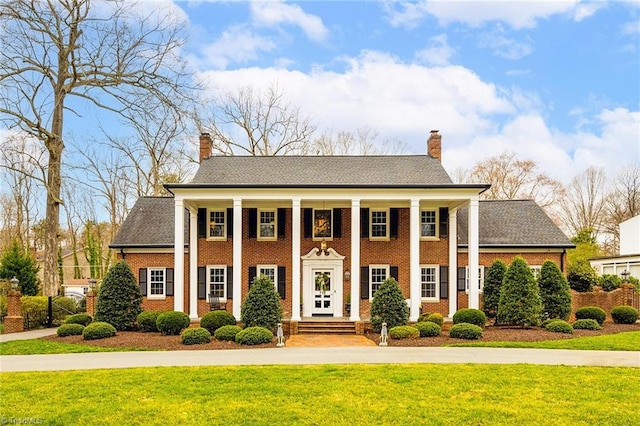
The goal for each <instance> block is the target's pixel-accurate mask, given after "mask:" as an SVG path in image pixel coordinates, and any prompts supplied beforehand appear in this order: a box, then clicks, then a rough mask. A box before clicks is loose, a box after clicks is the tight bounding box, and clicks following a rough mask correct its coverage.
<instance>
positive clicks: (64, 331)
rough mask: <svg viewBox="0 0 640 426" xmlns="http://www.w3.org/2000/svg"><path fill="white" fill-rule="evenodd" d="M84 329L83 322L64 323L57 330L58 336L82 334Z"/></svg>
mask: <svg viewBox="0 0 640 426" xmlns="http://www.w3.org/2000/svg"><path fill="white" fill-rule="evenodd" d="M83 330H84V325H82V324H74V323H71V324H62V325H61V326H60V327H58V329H57V330H56V333H57V334H58V337H67V336H80V335H81V334H82V331H83Z"/></svg>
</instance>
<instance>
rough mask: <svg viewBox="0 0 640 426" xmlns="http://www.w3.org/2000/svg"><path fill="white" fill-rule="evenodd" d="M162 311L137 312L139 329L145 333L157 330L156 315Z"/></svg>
mask: <svg viewBox="0 0 640 426" xmlns="http://www.w3.org/2000/svg"><path fill="white" fill-rule="evenodd" d="M161 313H162V311H143V312H140V314H138V316H137V317H136V321H137V323H138V327H139V328H140V331H144V332H147V333H150V332H154V331H158V325H157V322H158V317H159V316H160V314H161Z"/></svg>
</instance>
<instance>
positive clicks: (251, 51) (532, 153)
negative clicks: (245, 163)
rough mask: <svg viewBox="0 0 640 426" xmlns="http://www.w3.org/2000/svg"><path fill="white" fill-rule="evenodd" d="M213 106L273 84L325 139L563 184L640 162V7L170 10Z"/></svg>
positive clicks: (361, 5) (210, 6) (225, 5)
mask: <svg viewBox="0 0 640 426" xmlns="http://www.w3.org/2000/svg"><path fill="white" fill-rule="evenodd" d="M164 4H166V5H167V6H168V7H172V8H173V10H174V13H175V14H176V15H180V16H181V17H182V18H184V19H185V20H186V21H187V22H188V31H189V34H190V39H189V42H188V44H187V45H186V46H185V49H186V52H185V53H187V54H188V56H189V58H190V62H191V64H192V66H193V67H195V69H196V70H197V72H198V75H199V77H200V78H201V79H202V80H203V81H204V82H205V83H206V84H207V85H208V87H209V88H210V93H211V95H212V96H221V95H224V94H225V93H233V92H234V91H237V89H238V88H239V87H243V86H249V85H251V86H254V87H256V88H258V89H260V88H265V87H268V86H269V85H271V84H273V83H274V82H276V83H277V84H278V85H279V86H280V87H281V88H283V90H284V92H285V94H286V96H287V98H288V99H289V101H290V102H291V103H292V104H294V105H297V106H299V107H300V108H301V110H302V111H303V112H304V113H305V114H307V115H309V116H311V117H312V118H313V119H314V120H315V122H317V123H318V126H319V130H333V131H355V130H356V129H357V128H358V127H365V126H369V127H373V128H375V129H376V130H377V131H378V133H379V135H380V136H379V139H380V140H381V141H384V140H390V139H398V140H401V141H403V142H404V144H405V151H406V152H407V153H423V152H425V140H426V137H427V135H428V133H429V130H431V129H439V130H440V132H441V134H442V135H443V161H444V164H445V167H446V168H447V169H448V170H449V171H453V170H454V169H456V168H458V167H463V168H469V167H471V166H473V164H474V163H475V162H476V161H478V160H482V159H484V158H487V157H489V156H492V155H497V154H499V153H501V152H503V151H505V150H510V151H512V152H515V153H517V154H518V156H520V157H522V158H528V159H533V160H535V161H536V162H538V164H539V165H540V167H541V168H542V169H543V170H544V171H545V172H547V173H548V174H550V175H551V176H552V177H555V178H558V179H560V180H562V181H563V182H565V183H566V182H568V181H569V180H570V179H571V178H572V177H573V176H575V175H576V174H577V173H579V172H580V171H582V170H584V169H585V168H586V167H588V166H590V165H596V166H602V167H605V168H606V169H607V170H608V171H610V172H613V171H615V170H616V169H617V168H618V167H619V166H620V165H621V164H624V163H628V162H639V161H640V107H639V105H640V59H639V58H640V21H639V19H640V18H639V12H640V2H638V1H634V2H601V1H598V2H577V1H567V2H558V1H536V2H497V1H492V2H489V1H468V2H441V1H436V2H431V1H414V2H402V1H397V2H390V1H379V2H376V1H344V2H343V1H301V2H291V1H287V2H285V1H255V2H249V1H232V2H225V1H215V2H209V1H174V2H170V1H169V0H164Z"/></svg>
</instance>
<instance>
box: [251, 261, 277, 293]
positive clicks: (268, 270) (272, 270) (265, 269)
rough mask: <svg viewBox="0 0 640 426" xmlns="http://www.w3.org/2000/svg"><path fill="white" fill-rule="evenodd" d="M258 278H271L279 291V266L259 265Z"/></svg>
mask: <svg viewBox="0 0 640 426" xmlns="http://www.w3.org/2000/svg"><path fill="white" fill-rule="evenodd" d="M256 273H257V274H258V276H261V275H264V276H265V277H267V278H269V279H270V280H271V281H272V282H273V285H274V286H275V288H276V290H278V266H277V265H258V266H256Z"/></svg>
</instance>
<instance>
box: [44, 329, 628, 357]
mask: <svg viewBox="0 0 640 426" xmlns="http://www.w3.org/2000/svg"><path fill="white" fill-rule="evenodd" d="M450 326H451V325H450V324H445V327H444V331H443V333H442V335H441V336H440V337H425V338H420V339H402V340H394V339H389V346H445V345H450V344H453V343H462V342H469V341H468V340H463V339H453V338H451V337H449V336H448V331H447V330H448V329H449V327H450ZM626 331H640V323H636V324H633V325H628V324H613V323H605V324H604V326H603V327H602V330H599V331H589V330H575V331H574V333H573V334H563V333H552V332H550V331H546V330H544V329H541V328H538V327H536V328H531V329H522V328H513V327H496V326H488V327H485V329H484V331H483V333H482V338H481V341H512V342H536V341H541V340H560V339H573V338H576V337H584V336H600V335H603V334H615V333H622V332H626ZM366 336H367V337H368V338H369V339H371V340H373V341H374V342H378V341H379V338H380V335H379V334H373V333H369V334H367V335H366ZM42 339H45V340H51V341H55V342H61V343H76V344H82V345H93V346H102V347H107V348H136V349H146V350H167V351H185V350H186V351H188V350H216V349H251V348H272V347H276V344H275V339H274V341H273V342H272V343H266V344H262V345H256V346H241V345H238V344H237V343H235V342H222V341H218V340H215V339H212V341H211V342H210V343H206V344H203V345H183V344H182V343H181V342H180V336H163V335H161V334H160V333H143V332H140V331H120V332H118V334H117V335H116V336H114V337H109V338H107V339H100V340H83V339H82V336H68V337H58V336H55V335H54V336H47V337H43V338H42Z"/></svg>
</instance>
